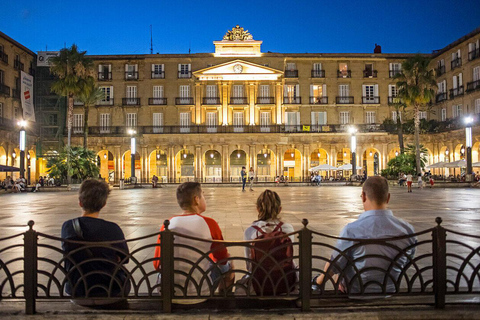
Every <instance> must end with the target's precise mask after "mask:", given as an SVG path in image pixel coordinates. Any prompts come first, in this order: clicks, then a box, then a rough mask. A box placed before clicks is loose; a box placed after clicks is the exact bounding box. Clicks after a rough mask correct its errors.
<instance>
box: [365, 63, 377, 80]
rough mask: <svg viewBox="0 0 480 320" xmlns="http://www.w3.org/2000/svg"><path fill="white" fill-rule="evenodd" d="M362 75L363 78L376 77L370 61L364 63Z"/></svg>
mask: <svg viewBox="0 0 480 320" xmlns="http://www.w3.org/2000/svg"><path fill="white" fill-rule="evenodd" d="M363 72H364V73H363V76H364V77H365V78H373V77H376V76H377V75H376V74H374V72H373V64H371V63H367V64H365V70H364V71H363Z"/></svg>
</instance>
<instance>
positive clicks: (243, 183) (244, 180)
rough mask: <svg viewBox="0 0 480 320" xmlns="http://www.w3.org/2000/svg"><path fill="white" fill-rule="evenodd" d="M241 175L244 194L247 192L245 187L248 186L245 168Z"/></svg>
mask: <svg viewBox="0 0 480 320" xmlns="http://www.w3.org/2000/svg"><path fill="white" fill-rule="evenodd" d="M240 175H241V177H242V192H245V185H246V184H247V171H246V168H245V167H242V171H241V172H240Z"/></svg>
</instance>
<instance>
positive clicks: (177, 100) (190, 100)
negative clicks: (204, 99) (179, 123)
mask: <svg viewBox="0 0 480 320" xmlns="http://www.w3.org/2000/svg"><path fill="white" fill-rule="evenodd" d="M175 104H176V105H192V104H193V98H191V97H187V98H185V97H177V98H175Z"/></svg>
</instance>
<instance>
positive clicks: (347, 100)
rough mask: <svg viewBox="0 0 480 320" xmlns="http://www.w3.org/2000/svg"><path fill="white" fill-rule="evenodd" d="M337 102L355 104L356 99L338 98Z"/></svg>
mask: <svg viewBox="0 0 480 320" xmlns="http://www.w3.org/2000/svg"><path fill="white" fill-rule="evenodd" d="M336 102H337V104H353V103H354V99H353V97H344V96H337V99H336Z"/></svg>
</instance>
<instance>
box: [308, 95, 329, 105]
mask: <svg viewBox="0 0 480 320" xmlns="http://www.w3.org/2000/svg"><path fill="white" fill-rule="evenodd" d="M310 104H328V97H327V96H323V97H310Z"/></svg>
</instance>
